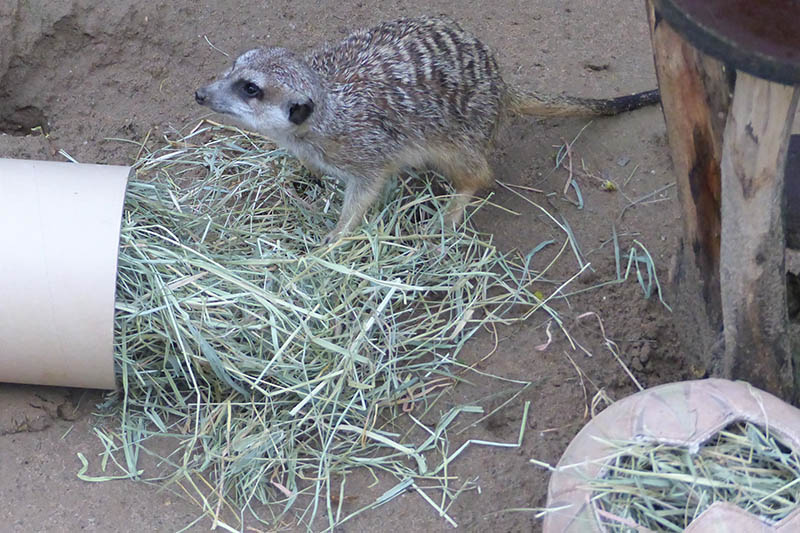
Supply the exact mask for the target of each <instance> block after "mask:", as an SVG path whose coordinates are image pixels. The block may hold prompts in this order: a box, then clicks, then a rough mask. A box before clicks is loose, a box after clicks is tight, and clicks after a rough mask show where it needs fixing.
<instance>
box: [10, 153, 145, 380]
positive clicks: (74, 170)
mask: <svg viewBox="0 0 800 533" xmlns="http://www.w3.org/2000/svg"><path fill="white" fill-rule="evenodd" d="M129 173H130V168H129V167H122V166H107V165H84V164H76V163H58V162H50V161H47V162H46V161H23V160H16V159H0V381H5V382H11V383H32V384H40V385H60V386H70V387H87V388H98V389H113V388H115V383H114V351H113V340H114V339H113V336H114V298H115V289H116V281H117V254H118V251H119V232H120V223H121V218H122V207H123V202H124V198H125V187H126V185H127V180H128V175H129Z"/></svg>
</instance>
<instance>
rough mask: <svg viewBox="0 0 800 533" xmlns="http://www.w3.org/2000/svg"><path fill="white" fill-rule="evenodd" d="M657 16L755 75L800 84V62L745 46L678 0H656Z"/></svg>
mask: <svg viewBox="0 0 800 533" xmlns="http://www.w3.org/2000/svg"><path fill="white" fill-rule="evenodd" d="M653 5H654V7H655V9H656V16H657V17H661V18H663V19H664V20H665V21H667V22H668V23H669V25H670V26H672V27H673V28H674V29H675V31H677V32H678V33H680V34H681V35H682V36H683V37H684V38H685V39H686V40H687V41H689V42H690V43H691V44H692V45H693V46H695V47H696V48H697V49H698V50H700V51H701V52H703V53H705V54H708V55H710V56H712V57H714V58H716V59H719V60H720V61H722V62H723V63H725V64H726V65H730V66H732V67H734V68H735V69H736V70H741V71H743V72H746V73H748V74H751V75H753V76H757V77H759V78H763V79H766V80H770V81H774V82H778V83H783V84H785V85H800V64H797V63H794V62H791V61H786V60H782V59H780V58H777V57H774V56H771V55H767V54H763V53H759V52H757V51H754V50H743V49H742V48H741V47H739V46H736V43H735V42H734V41H733V40H731V39H730V38H728V37H726V36H725V35H722V34H721V33H719V32H718V31H715V30H714V29H713V28H710V27H709V26H707V25H705V24H703V23H702V22H700V21H698V20H697V19H695V18H693V17H692V16H691V15H690V14H689V13H686V12H685V11H684V10H682V9H681V8H680V7H679V6H678V5H677V4H676V3H675V2H674V0H653Z"/></svg>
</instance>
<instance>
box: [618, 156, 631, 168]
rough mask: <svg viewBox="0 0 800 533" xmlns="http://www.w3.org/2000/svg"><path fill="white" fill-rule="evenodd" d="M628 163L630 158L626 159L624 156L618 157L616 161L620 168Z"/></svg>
mask: <svg viewBox="0 0 800 533" xmlns="http://www.w3.org/2000/svg"><path fill="white" fill-rule="evenodd" d="M630 162H631V158H630V157H626V156H624V155H623V156H622V157H620V158H619V159H617V164H618V165H619V166H621V167H624V166H625V165H627V164H628V163H630Z"/></svg>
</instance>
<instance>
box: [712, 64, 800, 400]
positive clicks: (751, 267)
mask: <svg viewBox="0 0 800 533" xmlns="http://www.w3.org/2000/svg"><path fill="white" fill-rule="evenodd" d="M799 95H800V88H797V87H791V86H788V85H782V84H779V83H774V82H770V81H766V80H763V79H760V78H756V77H754V76H750V75H749V74H745V73H743V72H737V75H736V92H735V94H734V97H733V103H732V105H731V109H730V113H729V114H728V122H727V125H726V127H725V134H724V145H723V150H722V242H721V255H720V276H721V287H722V293H721V301H722V317H723V321H724V324H725V332H724V337H725V357H724V363H723V369H722V371H723V372H722V375H723V376H724V377H729V378H733V379H745V380H747V381H748V382H750V383H752V384H753V385H755V386H757V387H759V388H761V389H764V390H767V391H769V392H771V393H773V394H775V395H777V396H778V397H780V398H783V399H785V400H793V392H794V374H793V365H792V357H791V351H790V346H789V338H788V315H787V310H786V270H785V259H784V257H785V256H784V252H785V240H784V229H783V223H784V215H783V210H784V199H783V184H784V171H785V165H786V152H787V148H788V144H789V136H790V134H791V127H792V121H793V119H794V114H795V110H796V109H797V100H798V96H799Z"/></svg>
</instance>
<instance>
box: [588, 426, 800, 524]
mask: <svg viewBox="0 0 800 533" xmlns="http://www.w3.org/2000/svg"><path fill="white" fill-rule="evenodd" d="M589 483H590V486H591V488H592V490H593V491H594V496H593V498H594V500H595V503H596V505H597V507H598V509H600V511H601V513H602V518H603V525H604V527H605V528H606V531H609V532H612V531H613V532H625V533H635V532H640V531H650V532H672V531H683V530H684V529H685V528H686V527H687V526H688V525H689V524H690V523H691V522H692V521H693V520H694V519H695V518H696V517H698V516H699V515H700V514H701V513H702V512H703V511H705V510H706V509H708V507H709V506H711V504H712V503H714V502H729V503H732V504H734V505H737V506H738V507H741V508H742V509H744V510H746V511H749V512H750V513H752V514H754V515H756V516H759V517H761V518H763V519H765V520H766V521H767V522H769V523H775V522H777V521H779V520H781V519H783V518H785V517H786V516H787V515H788V514H789V513H791V512H792V511H793V510H794V509H796V507H797V504H798V502H800V457H798V452H797V450H791V449H790V448H788V447H787V446H786V445H785V444H783V443H781V441H780V439H779V438H778V437H777V436H776V435H774V434H772V433H771V432H769V431H767V430H765V429H764V428H761V427H759V426H757V425H754V424H751V423H749V422H737V423H734V424H732V425H730V426H728V427H727V428H725V429H723V430H722V431H720V432H719V433H718V434H717V435H716V436H715V437H713V438H712V439H711V440H710V441H708V442H706V443H705V444H704V445H703V446H701V447H700V449H699V450H695V451H692V450H689V449H687V448H685V447H679V446H671V445H666V444H653V443H644V442H638V443H635V442H631V443H623V444H620V446H619V448H618V450H617V453H616V454H615V458H614V459H613V460H612V461H611V462H610V463H609V464H608V465H607V467H606V471H605V474H604V475H603V476H602V477H600V478H597V479H594V480H591V481H590V482H589Z"/></svg>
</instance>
